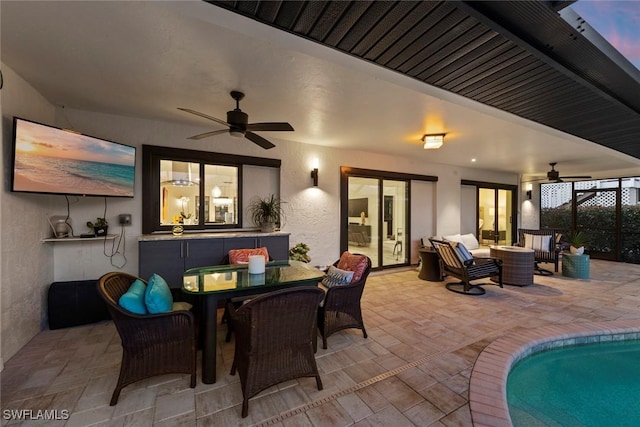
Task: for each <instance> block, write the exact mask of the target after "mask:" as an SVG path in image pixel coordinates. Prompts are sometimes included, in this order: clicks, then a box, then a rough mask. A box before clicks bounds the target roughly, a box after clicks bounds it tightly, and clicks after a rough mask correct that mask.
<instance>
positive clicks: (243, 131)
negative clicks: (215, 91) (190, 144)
mask: <svg viewBox="0 0 640 427" xmlns="http://www.w3.org/2000/svg"><path fill="white" fill-rule="evenodd" d="M231 98H233V99H234V100H235V101H236V108H235V109H234V110H231V111H227V121H226V122H225V121H224V120H221V119H218V118H215V117H212V116H209V115H208V114H204V113H201V112H199V111H195V110H190V109H188V108H180V107H178V110H182V111H186V112H187V113H191V114H195V115H196V116H200V117H204V118H205V119H209V120H213V121H214V122H216V123H220V124H221V125H224V126H226V127H228V128H229V129H222V130H214V131H211V132H205V133H201V134H199V135H194V136H190V137H189V138H188V139H202V138H207V137H209V136H214V135H219V134H222V133H225V132H229V133H230V134H231V136H235V137H237V138H242V137H245V138H247V139H248V140H250V141H251V142H253V143H255V144H258V145H259V146H261V147H262V148H264V149H269V148H273V147H275V145H273V144H272V143H271V142H270V141H268V140H267V139H265V138H263V137H261V136H260V135H257V134H255V133H254V131H292V130H294V129H293V127H292V126H291V125H290V124H289V123H286V122H267V123H249V115H248V114H247V113H245V112H243V111H242V110H240V100H242V98H244V93H242V92H239V91H237V90H234V91H231Z"/></svg>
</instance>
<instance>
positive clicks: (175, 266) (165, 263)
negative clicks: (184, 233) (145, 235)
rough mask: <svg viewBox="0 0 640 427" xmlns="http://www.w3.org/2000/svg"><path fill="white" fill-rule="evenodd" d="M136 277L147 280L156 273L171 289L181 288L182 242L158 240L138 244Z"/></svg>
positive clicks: (182, 267) (182, 268) (182, 271)
mask: <svg viewBox="0 0 640 427" xmlns="http://www.w3.org/2000/svg"><path fill="white" fill-rule="evenodd" d="M138 258H139V263H138V275H139V276H140V277H142V278H143V279H145V280H147V279H149V277H151V275H152V274H154V273H156V274H158V275H160V276H162V278H163V279H164V280H166V281H167V283H168V284H169V287H171V288H181V287H182V273H184V247H183V242H182V241H170V240H158V241H146V242H138Z"/></svg>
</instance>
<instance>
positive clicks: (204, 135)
mask: <svg viewBox="0 0 640 427" xmlns="http://www.w3.org/2000/svg"><path fill="white" fill-rule="evenodd" d="M221 133H229V129H222V130H212V131H211V132H205V133H201V134H199V135H193V136H190V137H188V138H187V139H202V138H208V137H210V136H214V135H220V134H221Z"/></svg>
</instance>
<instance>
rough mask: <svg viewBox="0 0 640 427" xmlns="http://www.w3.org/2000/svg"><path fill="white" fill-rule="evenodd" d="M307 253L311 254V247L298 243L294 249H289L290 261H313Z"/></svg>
mask: <svg viewBox="0 0 640 427" xmlns="http://www.w3.org/2000/svg"><path fill="white" fill-rule="evenodd" d="M307 252H309V246H307V245H306V244H304V243H296V245H295V246H294V247H292V248H291V249H289V259H292V260H295V261H302V262H309V261H311V257H310V256H309V255H307Z"/></svg>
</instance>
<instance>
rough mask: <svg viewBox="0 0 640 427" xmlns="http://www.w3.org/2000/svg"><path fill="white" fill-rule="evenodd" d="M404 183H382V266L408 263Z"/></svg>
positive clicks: (405, 183) (405, 185)
mask: <svg viewBox="0 0 640 427" xmlns="http://www.w3.org/2000/svg"><path fill="white" fill-rule="evenodd" d="M407 189H408V183H407V182H406V181H392V180H388V179H385V180H383V181H382V196H383V201H384V213H383V218H382V221H383V223H382V230H383V233H382V265H383V266H388V265H396V264H404V263H406V262H408V257H407V244H408V241H407V226H406V224H407V221H406V217H407V205H408V203H407Z"/></svg>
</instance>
